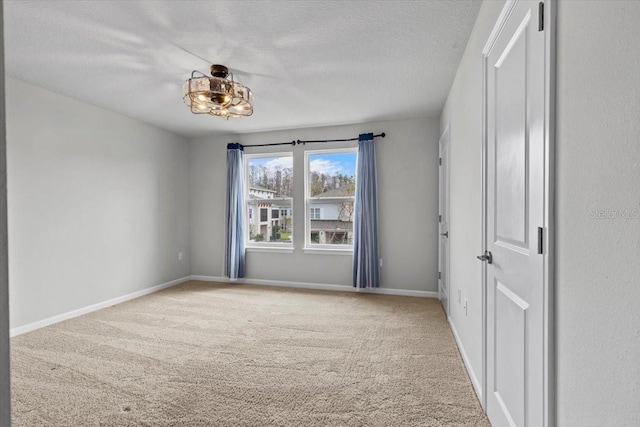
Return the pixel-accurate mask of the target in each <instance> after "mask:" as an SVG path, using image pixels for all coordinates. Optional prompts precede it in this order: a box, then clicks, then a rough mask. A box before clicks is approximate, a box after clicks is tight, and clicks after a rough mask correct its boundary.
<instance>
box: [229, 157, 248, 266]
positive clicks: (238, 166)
mask: <svg viewBox="0 0 640 427" xmlns="http://www.w3.org/2000/svg"><path fill="white" fill-rule="evenodd" d="M243 148H244V147H243V146H242V145H240V144H228V145H227V205H226V212H225V227H226V228H225V260H224V274H225V276H227V277H228V278H230V279H238V278H242V277H244V271H245V268H244V267H245V241H244V240H245V230H244V173H243V171H244V165H243Z"/></svg>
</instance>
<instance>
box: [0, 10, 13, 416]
mask: <svg viewBox="0 0 640 427" xmlns="http://www.w3.org/2000/svg"><path fill="white" fill-rule="evenodd" d="M2 16H3V13H2V3H0V75H4V31H3V19H2ZM4 110H5V109H4V79H0V427H8V426H9V425H10V424H11V388H10V381H9V379H10V377H11V373H10V369H9V364H10V359H11V357H10V354H9V284H8V280H7V279H8V272H7V185H6V184H7V181H6V180H7V173H6V172H7V170H6V165H7V163H6V148H7V144H6V142H7V141H6V138H5V114H4V113H5V111H4Z"/></svg>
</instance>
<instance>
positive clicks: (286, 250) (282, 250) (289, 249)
mask: <svg viewBox="0 0 640 427" xmlns="http://www.w3.org/2000/svg"><path fill="white" fill-rule="evenodd" d="M246 250H247V252H267V253H271V254H292V253H293V246H284V247H282V246H280V247H277V246H276V247H273V246H272V247H269V246H247V247H246Z"/></svg>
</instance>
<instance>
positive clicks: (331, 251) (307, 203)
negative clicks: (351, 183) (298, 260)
mask: <svg viewBox="0 0 640 427" xmlns="http://www.w3.org/2000/svg"><path fill="white" fill-rule="evenodd" d="M339 153H356V164H357V155H358V148H357V147H354V148H333V149H327V150H307V151H305V152H304V208H305V209H304V247H303V248H302V250H303V252H304V253H305V254H316V255H319V254H322V255H347V254H349V255H350V254H351V253H353V245H331V244H329V245H327V244H324V245H321V244H316V243H311V211H310V208H311V207H313V206H312V205H313V202H314V201H315V202H316V203H317V201H318V200H322V199H319V198H317V197H310V196H309V156H313V155H316V154H339ZM357 180H358V176H357V174H356V185H357ZM332 199H341V200H344V199H348V200H351V197H335V198H332ZM353 201H354V203H355V196H354V197H353Z"/></svg>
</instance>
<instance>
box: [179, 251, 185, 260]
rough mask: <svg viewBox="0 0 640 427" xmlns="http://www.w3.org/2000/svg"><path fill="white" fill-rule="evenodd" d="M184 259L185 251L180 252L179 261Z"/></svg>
mask: <svg viewBox="0 0 640 427" xmlns="http://www.w3.org/2000/svg"><path fill="white" fill-rule="evenodd" d="M183 259H184V253H183V252H182V251H181V252H178V261H182V260H183Z"/></svg>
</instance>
